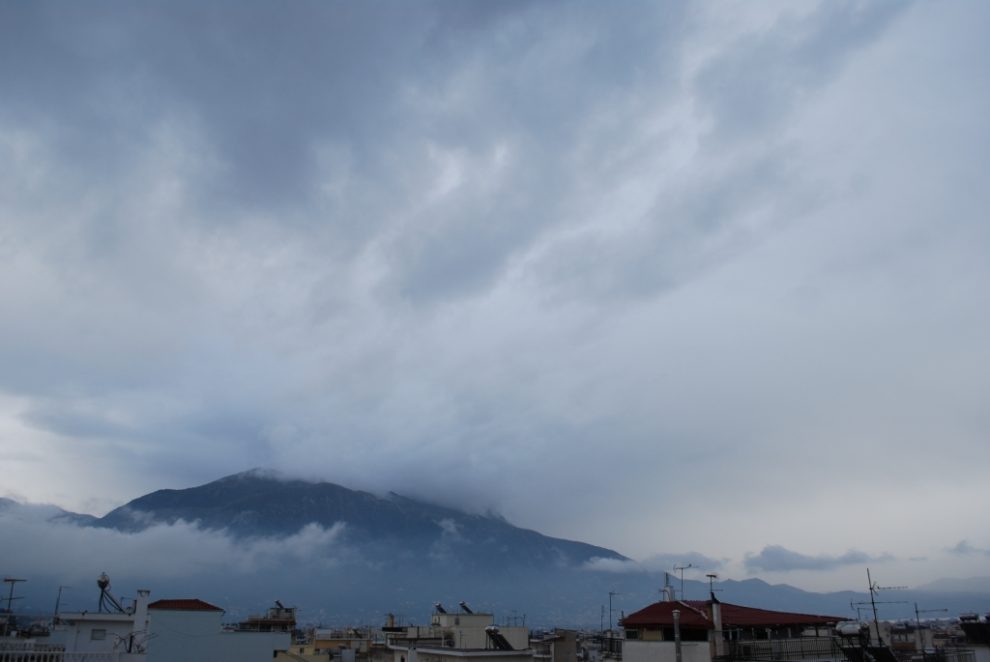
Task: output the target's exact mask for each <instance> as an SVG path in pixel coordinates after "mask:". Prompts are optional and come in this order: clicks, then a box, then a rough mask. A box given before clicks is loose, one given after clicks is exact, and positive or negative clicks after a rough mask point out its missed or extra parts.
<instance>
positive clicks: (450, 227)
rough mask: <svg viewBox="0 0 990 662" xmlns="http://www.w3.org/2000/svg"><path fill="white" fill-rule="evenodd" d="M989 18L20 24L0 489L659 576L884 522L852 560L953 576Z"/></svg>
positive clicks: (858, 540) (989, 238) (968, 477)
mask: <svg viewBox="0 0 990 662" xmlns="http://www.w3.org/2000/svg"><path fill="white" fill-rule="evenodd" d="M986 11H987V10H986V9H985V8H982V7H977V6H973V5H964V4H958V5H951V6H948V7H946V8H944V9H941V10H939V11H936V10H934V9H932V8H930V7H928V6H926V5H924V4H911V3H897V4H886V3H879V4H878V3H855V2H853V3H828V2H826V3H819V4H815V5H804V6H801V7H789V6H782V7H771V6H745V5H744V6H741V7H737V8H733V9H732V10H731V11H728V10H724V9H723V8H722V7H720V6H718V5H705V4H686V3H685V4H680V3H663V4H662V5H657V6H644V5H637V4H630V5H623V6H622V7H613V6H609V7H607V8H606V7H605V6H603V5H598V4H595V3H539V4H533V3H498V4H497V5H494V6H488V5H487V4H485V5H474V4H465V3H459V2H430V3H417V4H402V5H392V4H387V5H382V4H375V3H364V4H361V5H355V6H349V5H320V4H305V5H300V6H299V7H296V8H293V9H292V10H285V9H284V8H279V9H277V10H276V9H274V8H271V7H267V6H265V5H251V6H248V7H242V6H241V4H237V5H236V7H235V6H234V4H226V3H219V4H211V5H209V6H206V7H204V6H200V5H197V4H196V3H170V4H168V5H154V6H145V5H141V6H136V5H132V4H128V3H120V2H101V3H97V4H95V5H87V7H86V8H85V9H83V8H80V7H75V6H73V5H71V4H68V3H63V2H40V3H31V4H29V5H6V6H3V7H0V31H3V32H2V34H0V83H2V84H3V89H4V90H5V91H6V92H7V94H6V95H5V103H4V104H3V105H2V107H0V317H2V319H3V320H4V324H2V325H0V364H2V365H3V366H4V370H3V371H0V457H3V458H4V459H5V462H9V463H10V464H11V465H12V468H11V470H10V472H9V475H10V476H11V477H12V478H11V481H12V482H11V485H10V486H9V487H6V489H9V490H11V491H12V492H13V493H17V494H21V495H24V496H26V497H28V498H30V499H32V500H37V501H51V502H55V503H59V504H61V505H64V506H66V507H70V508H77V509H78V508H87V509H89V510H91V511H93V512H98V511H101V510H103V511H105V510H107V509H109V508H111V507H113V506H116V505H120V504H121V503H122V502H124V501H126V500H127V499H129V498H133V497H135V496H138V495H140V494H142V493H145V492H147V491H149V490H151V489H156V488H160V487H183V486H188V485H192V484H198V483H203V482H206V481H208V480H211V479H213V478H216V477H218V476H221V475H225V474H228V473H233V472H235V471H238V470H242V469H246V468H249V467H252V466H273V467H276V468H279V469H282V470H284V471H286V472H288V473H293V472H297V473H308V474H309V475H318V476H319V477H321V478H326V479H330V480H336V481H339V482H342V483H345V484H347V485H350V486H353V487H359V488H364V489H372V490H377V491H387V490H390V489H394V490H397V491H400V492H403V493H408V494H412V495H417V496H425V497H429V498H432V499H434V500H440V501H443V502H445V503H448V504H450V505H455V506H459V507H464V508H468V509H475V510H485V509H487V508H489V507H491V508H497V509H498V510H500V511H501V512H504V513H505V514H506V516H507V517H508V518H509V519H510V520H512V521H514V522H515V523H519V524H523V525H526V526H530V527H535V528H540V529H541V530H544V531H546V532H548V533H551V534H555V535H561V536H565V537H582V538H587V539H590V541H591V542H595V543H598V544H603V545H607V546H610V547H614V548H617V549H619V551H622V552H623V553H625V554H627V555H631V556H635V557H638V558H643V557H647V556H648V555H649V554H650V553H651V552H652V550H656V549H666V548H669V547H670V544H669V540H670V539H671V538H670V536H671V535H672V534H671V532H674V531H676V532H677V535H678V538H676V539H675V540H678V541H681V542H678V543H677V547H680V548H682V549H705V550H709V551H710V552H711V553H712V554H714V555H717V556H718V558H722V557H723V556H724V557H726V558H735V559H739V558H741V557H742V555H743V553H744V552H745V550H747V549H759V548H760V546H761V545H762V544H763V543H764V541H765V540H768V539H775V540H780V541H781V543H782V544H784V545H786V546H788V547H795V546H798V545H804V544H811V543H810V542H806V541H810V540H815V544H817V545H821V546H822V548H824V545H825V544H827V543H826V541H824V540H819V539H816V538H813V536H816V535H818V533H819V532H820V528H819V527H817V526H816V525H815V524H812V522H822V521H830V522H831V521H834V519H833V515H834V513H835V512H837V511H844V512H852V511H854V510H855V509H857V508H860V507H861V505H862V503H863V502H864V501H865V500H866V499H870V500H871V502H875V501H876V500H877V499H879V500H880V501H882V502H883V503H878V504H876V503H875V506H876V507H877V508H880V509H882V510H883V511H884V512H885V513H887V517H886V519H885V521H886V522H888V523H889V529H886V528H885V530H883V531H874V530H871V529H869V528H868V527H867V526H866V525H864V524H862V523H861V522H860V521H858V520H854V521H852V522H850V521H846V520H843V527H844V528H843V530H842V531H837V532H835V535H834V536H833V537H834V538H835V540H839V539H841V540H842V542H841V543H840V544H842V545H846V546H851V545H862V546H863V547H865V548H867V549H895V548H897V549H898V557H899V558H909V557H916V556H928V557H932V558H934V553H935V552H937V551H938V550H932V549H930V548H928V547H924V544H926V543H921V542H918V541H917V540H916V539H914V538H912V537H910V536H908V535H907V533H906V532H907V531H909V530H910V529H911V526H910V525H911V522H913V521H914V520H913V519H911V518H909V517H908V516H907V515H906V514H904V513H908V512H910V513H913V515H912V517H917V516H919V513H921V512H922V511H923V512H926V513H928V514H929V519H930V520H932V521H933V522H935V523H934V524H933V526H934V527H936V528H937V529H938V530H937V531H936V532H933V535H932V539H937V538H943V539H947V540H959V539H964V538H965V537H967V536H969V537H972V535H973V534H972V533H971V532H969V531H968V529H967V526H966V524H965V522H967V521H974V518H973V517H971V515H974V513H972V512H969V511H970V510H971V509H973V508H975V506H970V505H969V504H976V503H981V502H985V500H986V499H985V497H986V487H985V485H984V481H983V479H982V476H980V475H979V471H978V467H980V466H982V465H984V464H985V462H981V460H986V459H988V455H987V454H988V452H990V451H988V449H987V447H986V444H985V443H984V441H983V437H984V433H983V431H984V430H985V429H987V425H988V424H990V418H988V414H987V410H986V407H985V403H984V402H983V400H982V399H981V398H980V397H979V394H981V393H985V392H986V390H987V381H986V380H987V377H986V376H987V375H988V374H990V370H987V368H988V367H990V366H988V365H987V360H986V352H985V351H984V344H985V338H986V337H987V335H988V334H987V331H988V329H990V318H988V316H987V315H986V313H985V311H984V310H983V308H982V307H980V306H974V305H973V302H974V301H979V300H981V296H982V294H983V292H984V291H985V290H986V287H987V285H988V284H990V271H988V269H987V264H988V261H987V260H986V254H987V250H988V246H990V235H988V234H987V230H986V224H985V223H982V222H981V219H982V218H983V210H985V208H986V206H987V203H988V202H990V200H988V199H987V193H986V192H987V191H990V186H986V185H985V183H986V182H985V181H984V180H985V174H986V173H987V172H990V169H988V168H986V167H985V166H986V155H987V154H988V153H990V149H988V145H987V132H986V125H985V121H984V119H983V118H984V117H985V116H987V114H988V113H990V93H987V91H986V88H985V85H984V84H983V81H985V80H986V78H987V77H986V65H985V63H986V62H990V54H988V53H987V52H986V48H987V46H986V40H985V39H984V38H983V35H982V34H980V33H979V31H978V30H977V28H976V27H975V26H979V25H983V24H985V22H986V16H985V13H986ZM921 43H924V44H925V47H924V48H923V49H921V48H919V47H918V44H921ZM919 90H925V93H924V94H923V95H922V94H920V92H919ZM933 440H938V443H934V441H933ZM853 456H855V457H856V458H857V461H856V462H850V461H849V458H850V457H853ZM808 457H812V458H813V460H812V461H808V459H807V458H808ZM383 458H387V461H382V460H383ZM958 458H967V461H966V462H965V463H962V462H960V461H959V460H958ZM918 466H925V467H926V468H927V469H928V471H927V473H926V474H925V476H924V477H923V478H921V479H920V480H922V481H923V482H924V483H925V490H924V493H925V494H926V495H935V496H933V497H932V499H934V501H931V502H923V503H922V502H919V501H918V496H917V495H918V494H919V493H920V492H919V491H918V490H915V489H912V490H910V491H909V490H907V489H906V488H905V487H904V484H903V483H901V482H898V481H897V480H895V479H894V478H892V476H895V475H898V472H902V473H903V472H907V473H909V474H911V475H914V474H915V473H917V467H918ZM548 467H552V468H553V470H548ZM769 467H773V469H772V470H771V469H770V468H769ZM947 476H952V480H949V479H948V478H946V477H947ZM838 477H841V478H842V479H843V480H842V482H843V484H845V485H847V486H848V487H846V488H844V489H843V490H839V491H836V490H835V489H834V486H835V484H836V481H837V479H838ZM702 482H704V484H705V487H704V488H701V487H700V484H701V483H702ZM782 494H784V495H787V498H786V499H781V498H780V495H782ZM878 494H879V495H880V496H879V497H877V496H876V495H878ZM936 502H937V503H936ZM905 504H909V505H908V506H905ZM959 504H963V505H962V506H959ZM949 506H951V507H953V508H961V510H953V512H959V513H960V515H959V517H958V518H944V517H936V516H935V515H934V513H936V512H939V511H940V509H944V508H947V507H949ZM715 513H717V515H714V514H715ZM715 519H717V521H718V526H715V524H714V521H715ZM798 521H800V522H801V523H800V524H794V525H793V526H789V527H788V531H787V532H786V537H781V536H784V535H785V533H781V532H779V531H773V530H767V529H766V527H768V526H770V524H768V523H773V522H798ZM660 522H662V523H663V526H659V525H658V526H653V525H652V524H651V525H649V526H647V525H646V523H660ZM847 525H848V526H847ZM830 544H835V543H830ZM901 546H903V547H905V550H904V552H903V554H902V553H901V551H900V547H901ZM960 558H963V557H960ZM933 563H934V561H933ZM918 565H919V566H920V565H922V564H918ZM724 569H725V570H726V571H736V572H742V571H744V570H745V569H746V567H745V566H744V565H742V564H740V563H738V562H732V561H728V562H726V563H725V566H724ZM720 572H721V571H720ZM917 572H921V570H920V569H919V570H918V571H917Z"/></svg>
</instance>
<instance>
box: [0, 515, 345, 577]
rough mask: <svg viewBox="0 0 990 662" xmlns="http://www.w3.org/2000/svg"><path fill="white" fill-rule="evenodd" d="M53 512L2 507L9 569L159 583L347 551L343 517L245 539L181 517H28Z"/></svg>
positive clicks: (0, 547)
mask: <svg viewBox="0 0 990 662" xmlns="http://www.w3.org/2000/svg"><path fill="white" fill-rule="evenodd" d="M48 512H49V511H48V510H47V509H42V508H41V507H39V508H30V509H29V510H25V509H24V508H23V507H22V508H17V509H10V510H7V511H5V512H3V513H0V530H2V531H3V532H4V535H3V536H2V537H0V558H3V560H4V571H5V572H9V573H15V574H18V575H20V576H27V577H31V576H36V575H44V576H52V575H54V576H56V577H58V578H59V580H60V581H64V582H66V583H72V584H78V583H80V582H81V583H88V582H89V581H90V580H92V579H94V578H95V577H96V576H97V575H98V574H99V573H100V572H104V571H106V572H108V573H111V574H114V575H121V576H127V577H133V578H135V579H138V580H141V581H145V582H151V583H154V582H155V581H157V580H168V579H173V578H188V577H195V576H199V575H206V574H209V573H214V572H218V571H223V572H224V573H229V572H233V573H235V574H238V575H253V574H256V573H259V572H264V571H266V570H273V569H276V568H280V567H284V566H285V565H286V564H287V563H297V564H302V563H305V564H307V565H311V566H314V565H315V566H316V567H333V566H335V565H337V564H339V563H342V562H343V561H344V560H346V559H348V558H350V556H349V550H348V548H347V547H346V546H345V545H344V544H343V543H342V541H341V539H342V536H343V533H344V529H345V525H344V524H343V523H337V524H335V525H333V526H332V527H330V528H324V527H322V526H320V525H318V524H309V525H307V526H305V527H303V528H302V529H300V530H299V531H298V532H296V533H295V534H293V535H290V536H286V537H281V538H254V539H246V540H245V539H235V538H233V537H232V536H230V535H228V534H227V533H226V532H224V531H208V530H204V529H201V528H199V527H198V526H197V524H196V523H195V522H186V521H182V520H180V521H178V522H175V523H174V524H156V525H153V526H151V527H148V528H147V529H144V530H142V531H140V532H136V533H123V532H120V531H117V530H114V529H105V528H98V527H85V526H77V525H75V524H71V523H66V522H59V521H46V520H44V519H39V518H36V517H30V516H27V515H29V514H30V513H43V514H44V513H48Z"/></svg>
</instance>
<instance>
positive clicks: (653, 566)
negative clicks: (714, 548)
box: [586, 552, 726, 577]
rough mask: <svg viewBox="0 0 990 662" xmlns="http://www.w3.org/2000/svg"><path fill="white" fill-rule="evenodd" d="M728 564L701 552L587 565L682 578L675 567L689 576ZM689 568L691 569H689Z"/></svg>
mask: <svg viewBox="0 0 990 662" xmlns="http://www.w3.org/2000/svg"><path fill="white" fill-rule="evenodd" d="M725 563H726V560H725V559H713V558H711V557H709V556H705V555H704V554H702V553H700V552H685V553H683V554H674V553H663V554H654V555H653V556H650V557H649V558H646V559H643V560H642V561H635V560H632V559H627V560H624V561H623V560H619V559H602V558H596V559H592V560H591V561H589V562H588V563H587V564H586V567H587V568H588V569H589V570H597V571H603V572H653V573H658V574H659V573H662V572H669V573H670V574H671V576H675V575H677V576H678V577H679V576H680V575H679V574H678V573H677V572H676V571H675V570H674V568H675V567H679V566H685V569H686V570H687V572H688V576H689V577H690V576H691V574H695V573H698V572H704V571H705V570H718V569H719V568H721V567H723V566H724V565H725ZM688 567H689V568H690V569H688Z"/></svg>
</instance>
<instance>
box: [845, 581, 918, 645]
mask: <svg viewBox="0 0 990 662" xmlns="http://www.w3.org/2000/svg"><path fill="white" fill-rule="evenodd" d="M866 581H867V582H869V584H870V601H869V602H850V603H849V606H850V607H852V606H854V605H870V607H872V608H873V627H874V628H875V629H876V631H877V643H878V644H879V645H880V646H883V645H884V643H883V637H882V636H881V635H880V618H879V617H878V616H877V605H906V604H907V600H886V601H885V600H877V593H879V592H880V591H899V590H902V589H906V588H907V586H880V584H879V583H878V582H875V581H873V577H871V576H870V569H869V568H867V569H866ZM856 611H857V613H858V612H859V610H858V609H857V610H856Z"/></svg>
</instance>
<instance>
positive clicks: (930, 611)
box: [914, 602, 949, 661]
mask: <svg viewBox="0 0 990 662" xmlns="http://www.w3.org/2000/svg"><path fill="white" fill-rule="evenodd" d="M947 611H949V610H948V609H945V608H943V609H918V603H917V602H915V603H914V622H915V623H916V624H917V626H918V643H919V644H921V659H922V660H926V661H927V660H928V654H927V653H926V652H925V640H924V639H923V638H922V636H921V615H922V614H934V613H935V612H947Z"/></svg>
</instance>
